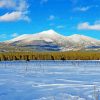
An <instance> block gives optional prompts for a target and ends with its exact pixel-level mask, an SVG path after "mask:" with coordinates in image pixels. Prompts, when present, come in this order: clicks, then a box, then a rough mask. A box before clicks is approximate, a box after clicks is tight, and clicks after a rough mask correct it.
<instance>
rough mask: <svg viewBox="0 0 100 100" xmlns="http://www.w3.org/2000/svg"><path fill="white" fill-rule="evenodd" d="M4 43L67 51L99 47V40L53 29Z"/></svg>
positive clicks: (35, 48) (41, 49)
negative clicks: (66, 34) (63, 33)
mask: <svg viewBox="0 0 100 100" xmlns="http://www.w3.org/2000/svg"><path fill="white" fill-rule="evenodd" d="M4 44H6V45H8V46H15V47H17V48H18V47H21V48H23V47H24V48H29V49H31V50H33V51H34V50H35V51H69V50H82V49H90V48H89V47H91V48H92V49H100V48H99V47H100V40H96V39H94V38H91V37H87V36H84V35H78V34H74V35H71V36H63V35H60V34H58V33H57V32H55V31H54V30H48V31H43V32H40V33H36V34H24V35H21V36H18V37H16V38H14V39H12V40H9V41H5V42H4ZM94 47H96V48H94ZM97 47H98V48H97Z"/></svg>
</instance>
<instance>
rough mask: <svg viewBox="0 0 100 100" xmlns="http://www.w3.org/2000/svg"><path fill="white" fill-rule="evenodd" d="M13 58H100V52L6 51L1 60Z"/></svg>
mask: <svg viewBox="0 0 100 100" xmlns="http://www.w3.org/2000/svg"><path fill="white" fill-rule="evenodd" d="M12 60H26V61H30V60H100V52H85V51H84V52H80V51H79V52H78V51H70V52H5V53H0V61H12Z"/></svg>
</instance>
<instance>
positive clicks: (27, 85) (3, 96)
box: [0, 61, 100, 100]
mask: <svg viewBox="0 0 100 100" xmlns="http://www.w3.org/2000/svg"><path fill="white" fill-rule="evenodd" d="M99 90H100V61H30V62H26V61H13V62H0V100H100V98H99V94H100V92H99ZM96 98H97V99H96Z"/></svg>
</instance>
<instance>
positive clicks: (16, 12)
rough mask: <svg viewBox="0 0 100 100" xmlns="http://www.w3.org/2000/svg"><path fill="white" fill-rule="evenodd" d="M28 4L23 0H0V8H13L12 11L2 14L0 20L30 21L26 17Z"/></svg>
mask: <svg viewBox="0 0 100 100" xmlns="http://www.w3.org/2000/svg"><path fill="white" fill-rule="evenodd" d="M28 7H29V6H28V4H27V2H26V1H25V0H16V2H15V1H13V0H1V1H0V8H6V9H10V8H13V11H12V12H10V13H9V12H7V13H5V14H4V15H2V16H0V21H2V22H3V21H4V22H8V21H18V20H25V21H30V19H29V17H28Z"/></svg>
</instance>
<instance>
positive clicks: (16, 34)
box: [11, 33, 19, 37]
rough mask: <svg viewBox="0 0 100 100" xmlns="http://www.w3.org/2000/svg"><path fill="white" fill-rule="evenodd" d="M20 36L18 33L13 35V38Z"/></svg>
mask: <svg viewBox="0 0 100 100" xmlns="http://www.w3.org/2000/svg"><path fill="white" fill-rule="evenodd" d="M18 35H19V34H18V33H13V34H12V35H11V37H17V36H18Z"/></svg>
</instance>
